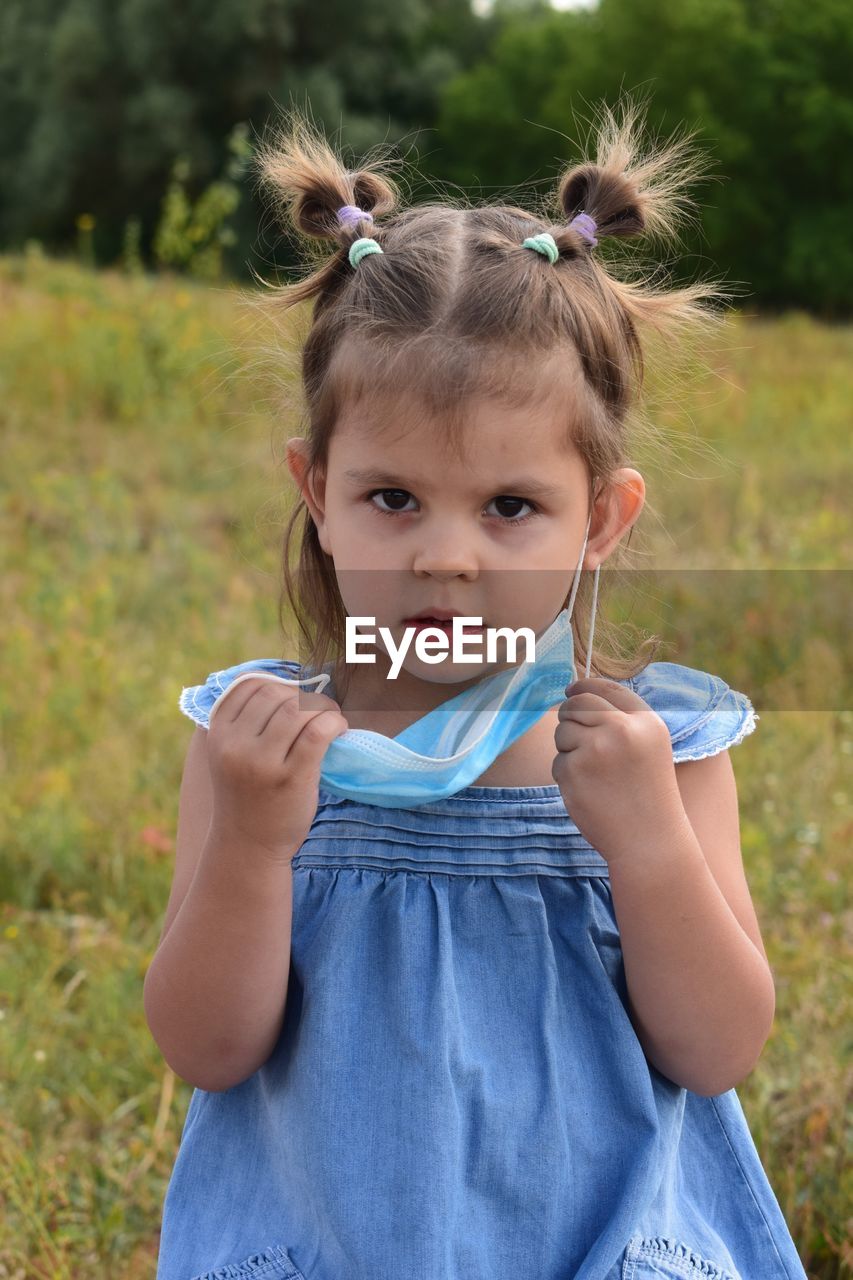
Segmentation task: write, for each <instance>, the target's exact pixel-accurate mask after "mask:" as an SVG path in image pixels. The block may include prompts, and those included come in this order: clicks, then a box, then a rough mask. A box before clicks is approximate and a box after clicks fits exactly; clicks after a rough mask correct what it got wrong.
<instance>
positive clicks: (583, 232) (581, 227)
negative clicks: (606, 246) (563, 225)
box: [569, 213, 598, 248]
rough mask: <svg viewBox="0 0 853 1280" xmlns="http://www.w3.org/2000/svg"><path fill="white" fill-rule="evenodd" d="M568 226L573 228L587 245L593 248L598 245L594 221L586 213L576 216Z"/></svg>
mask: <svg viewBox="0 0 853 1280" xmlns="http://www.w3.org/2000/svg"><path fill="white" fill-rule="evenodd" d="M569 226H570V227H574V229H575V231H577V233H578V235H580V236H581V238H582V239H584V240H585V241H586V242H587V244H590V245H592V247H593V248H595V246H596V245H597V244H598V240H597V239H596V235H595V229H596V221H595V218H591V217H590V216H589V214H588V213H579V214H577V215H576V216H575V217H574V218H572V220H571V222H570V223H569Z"/></svg>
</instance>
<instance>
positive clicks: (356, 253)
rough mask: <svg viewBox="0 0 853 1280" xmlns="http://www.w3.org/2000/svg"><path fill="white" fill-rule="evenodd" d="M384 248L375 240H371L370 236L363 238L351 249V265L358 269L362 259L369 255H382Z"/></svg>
mask: <svg viewBox="0 0 853 1280" xmlns="http://www.w3.org/2000/svg"><path fill="white" fill-rule="evenodd" d="M382 252H383V250H382V246H381V245H379V244H377V242H376V241H375V240H371V238H370V236H362V237H361V239H360V240H354V241H353V243H352V244H351V245H350V247H349V260H350V265H351V266H353V267H357V266H358V264H359V263H360V262H361V260H362V258H364V257H366V256H367V254H368V253H382Z"/></svg>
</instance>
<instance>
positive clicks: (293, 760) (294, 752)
mask: <svg viewBox="0 0 853 1280" xmlns="http://www.w3.org/2000/svg"><path fill="white" fill-rule="evenodd" d="M347 727H348V726H347V722H346V720H345V719H344V717H343V716H342V715H341V713H340V711H336V710H335V708H334V707H328V708H326V709H325V710H322V711H318V712H317V714H316V715H314V716H312V717H311V718H310V720H307V721H306V722H305V724H303V725H302V727H301V728H300V730H299V732H298V734H297V736H296V738H295V739H294V741H293V742H292V744H291V745H290V747H289V748H288V750H287V754H286V758H285V759H284V761H283V763H284V764H286V765H287V769H288V774H289V777H290V778H291V780H294V779H298V778H300V777H303V776H304V777H306V778H309V777H310V778H311V779H314V778H316V775H317V762H318V759H322V757H323V756H324V755H325V754H326V751H327V749H328V746H329V743H330V742H332V741H333V740H334V739H335V738H337V737H339V736H340V735H341V734H342V733H344V732H345V730H346V729H347Z"/></svg>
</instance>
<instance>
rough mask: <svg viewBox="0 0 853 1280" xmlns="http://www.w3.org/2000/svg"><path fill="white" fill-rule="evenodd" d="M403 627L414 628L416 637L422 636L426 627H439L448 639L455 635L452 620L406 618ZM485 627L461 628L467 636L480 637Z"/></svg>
mask: <svg viewBox="0 0 853 1280" xmlns="http://www.w3.org/2000/svg"><path fill="white" fill-rule="evenodd" d="M403 626H404V627H406V628H407V629H408V628H409V627H414V629H415V635H418V634H420V632H421V631H423V630H424V629H425V628H426V627H437V628H438V629H439V631H443V632H444V634H445V635H446V636H448V637H451V636H452V635H453V619H452V618H444V619H441V618H406V619H405V621H404V623H403ZM482 630H483V627H482V626H480V627H474V626H470V625H468V624H466V625H465V626H463V627H461V632H462V634H463V635H465V636H476V635H479V634H480V632H481V631H482Z"/></svg>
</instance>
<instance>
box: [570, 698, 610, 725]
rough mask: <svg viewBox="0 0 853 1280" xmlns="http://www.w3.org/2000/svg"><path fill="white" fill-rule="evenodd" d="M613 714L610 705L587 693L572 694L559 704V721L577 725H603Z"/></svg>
mask: <svg viewBox="0 0 853 1280" xmlns="http://www.w3.org/2000/svg"><path fill="white" fill-rule="evenodd" d="M614 712H615V708H614V706H613V704H612V703H610V702H606V701H605V700H604V699H603V698H597V697H593V696H591V695H590V694H588V693H574V694H572V696H571V697H570V698H566V700H565V702H561V703H560V709H559V711H558V713H557V715H558V718H559V720H560V721H561V722H562V721H567V722H568V721H572V720H574V721H576V722H577V723H578V724H603V723H604V721H605V720H607V719H609V718H610V716H612V715H613V714H614Z"/></svg>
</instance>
